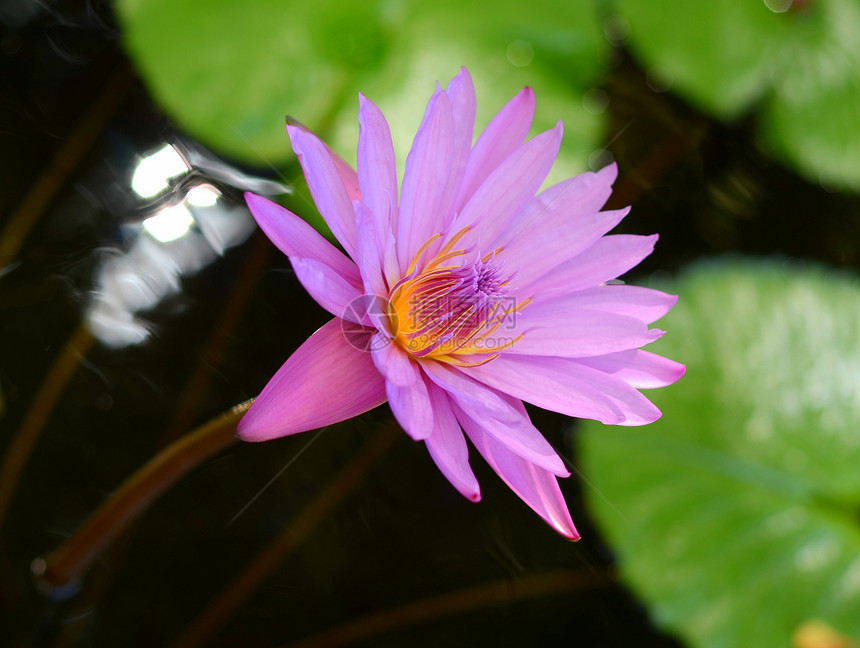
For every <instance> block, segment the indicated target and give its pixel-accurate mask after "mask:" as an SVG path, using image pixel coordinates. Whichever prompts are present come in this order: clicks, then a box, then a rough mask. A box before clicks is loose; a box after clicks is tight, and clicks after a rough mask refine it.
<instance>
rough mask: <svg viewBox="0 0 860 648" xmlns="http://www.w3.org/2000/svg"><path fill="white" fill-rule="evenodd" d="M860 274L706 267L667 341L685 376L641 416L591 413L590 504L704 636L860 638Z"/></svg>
mask: <svg viewBox="0 0 860 648" xmlns="http://www.w3.org/2000/svg"><path fill="white" fill-rule="evenodd" d="M858 285H860V284H858V280H857V279H855V278H853V277H846V276H840V275H836V274H833V273H827V272H824V271H820V270H816V269H793V268H791V267H790V266H787V265H786V266H783V265H780V264H777V263H761V264H756V263H735V264H731V265H714V266H706V267H699V268H698V269H696V270H694V271H692V272H690V273H689V274H687V276H685V277H684V278H683V279H682V280H681V281H680V282H679V283H678V285H677V286H676V288H677V291H678V293H679V294H680V296H681V299H680V301H679V303H678V305H677V306H676V308H675V309H674V310H673V311H672V312H671V313H670V314H669V315H668V316H667V317H666V318H665V319H664V321H663V322H662V323H663V325H664V327H665V328H666V329H667V330H668V331H669V333H668V334H667V335H666V336H665V337H664V338H663V339H661V340H660V341H659V343H657V344H655V345H653V346H654V350H655V351H657V352H658V353H661V354H663V355H667V356H669V357H672V358H674V359H677V360H680V361H682V362H685V363H686V364H687V367H688V371H687V374H686V376H685V377H684V378H683V379H682V380H681V381H680V382H679V383H677V384H676V385H674V386H672V387H670V388H666V389H663V390H659V391H656V392H652V393H651V394H650V396H651V397H652V398H653V400H654V402H655V403H656V404H657V405H658V406H659V407H660V409H661V410H662V411H663V418H662V419H661V420H660V421H658V422H657V423H655V424H653V425H650V426H647V427H644V428H641V429H632V428H623V427H606V426H601V425H599V424H592V423H589V424H587V425H585V426H584V429H583V432H582V437H581V446H580V447H581V456H582V470H583V473H584V474H585V475H586V476H587V477H588V479H589V480H590V481H591V482H592V483H593V488H592V489H589V490H587V492H586V497H587V503H588V506H589V508H590V510H591V512H592V513H593V515H594V517H595V519H596V520H597V522H598V524H599V526H600V527H601V528H602V529H603V531H604V532H605V534H606V537H607V539H608V540H609V543H610V545H611V547H612V548H613V549H614V550H615V552H616V554H617V556H618V561H619V566H620V570H621V574H622V576H623V578H624V579H625V580H626V581H627V582H628V583H629V584H630V586H631V587H632V588H633V589H634V590H635V591H636V592H638V593H639V595H640V596H641V597H642V598H643V599H644V600H645V601H647V602H648V603H650V605H651V608H652V610H653V612H654V614H655V616H656V618H657V620H658V621H659V622H660V623H661V624H663V625H664V626H665V627H667V628H669V629H670V630H673V631H675V632H677V633H678V634H680V635H682V636H683V637H685V638H686V639H687V640H688V641H689V642H690V644H691V645H693V646H703V647H707V648H718V647H726V648H728V647H733V646H756V648H767V647H769V646H774V647H777V646H779V647H784V646H788V645H790V637H791V634H792V632H793V631H794V630H795V629H797V628H798V627H799V626H801V625H802V624H803V623H804V622H807V621H809V620H812V619H821V620H824V621H826V622H827V623H828V624H829V625H831V626H832V627H834V628H835V629H837V630H839V631H841V632H842V633H844V634H847V635H851V636H860V614H858V613H857V611H858V610H860V469H858V468H860V399H858V396H857V395H858V394H860V292H858Z"/></svg>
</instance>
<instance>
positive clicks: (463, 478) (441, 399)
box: [424, 384, 481, 502]
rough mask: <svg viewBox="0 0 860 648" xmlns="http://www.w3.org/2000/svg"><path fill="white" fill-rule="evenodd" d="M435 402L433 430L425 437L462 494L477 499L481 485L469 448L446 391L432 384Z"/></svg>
mask: <svg viewBox="0 0 860 648" xmlns="http://www.w3.org/2000/svg"><path fill="white" fill-rule="evenodd" d="M427 388H428V390H429V392H430V402H431V403H432V405H433V432H432V434H430V436H429V437H427V438H426V439H424V443H425V444H427V450H428V451H429V453H430V456H431V457H432V459H433V461H434V462H435V464H436V466H437V467H438V468H439V470H440V471H441V472H442V474H443V475H445V477H446V478H447V479H448V481H449V482H451V485H452V486H454V488H456V489H457V490H458V491H460V494H461V495H463V496H464V497H466V498H467V499H470V500H472V501H473V502H479V501H480V500H481V487H480V486H479V485H478V480H477V479H476V478H475V474H474V473H473V472H472V468H471V467H470V466H469V448H468V447H467V446H466V438H465V437H464V436H463V432H462V430H460V424H459V423H458V422H457V419H456V418H455V417H454V412H453V411H452V410H451V403H450V401H449V400H448V397H447V396H446V394H445V392H444V391H443V390H442V389H439V388H438V387H436V385H434V384H428V385H427Z"/></svg>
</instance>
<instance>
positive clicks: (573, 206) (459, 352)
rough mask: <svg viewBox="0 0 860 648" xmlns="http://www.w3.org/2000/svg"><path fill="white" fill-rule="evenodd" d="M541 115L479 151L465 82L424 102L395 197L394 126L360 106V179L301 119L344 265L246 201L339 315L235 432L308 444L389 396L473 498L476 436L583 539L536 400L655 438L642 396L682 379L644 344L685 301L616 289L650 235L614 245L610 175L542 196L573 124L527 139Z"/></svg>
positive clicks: (494, 460)
mask: <svg viewBox="0 0 860 648" xmlns="http://www.w3.org/2000/svg"><path fill="white" fill-rule="evenodd" d="M533 113H534V94H533V92H532V91H531V89H529V88H525V89H524V90H523V91H522V92H520V93H519V94H517V95H516V96H515V97H514V98H513V99H511V100H510V101H509V102H508V103H507V104H506V105H505V106H504V107H503V108H502V110H501V111H500V112H499V113H498V114H497V115H496V116H495V118H493V120H492V121H491V122H490V124H489V125H488V126H487V128H486V129H485V130H484V131H483V133H482V134H481V135H480V137H479V138H478V139H477V141H476V142H475V144H474V146H473V145H472V139H473V133H472V131H473V126H474V118H475V92H474V88H473V85H472V80H471V78H470V77H469V74H468V72H467V71H466V70H465V69H463V70H461V72H460V73H459V74H458V75H457V76H456V77H455V78H454V79H453V80H452V81H451V83H450V84H449V85H448V88H447V90H442V89H441V88H440V87H438V86H437V89H436V92H435V93H434V94H433V96H432V97H431V99H430V102H429V103H428V105H427V109H426V111H425V113H424V119H423V121H422V123H421V126H420V128H419V129H418V133H417V135H416V136H415V140H414V142H413V144H412V149H411V151H410V153H409V155H408V157H407V159H406V168H405V172H404V176H403V184H402V186H401V187H400V189H399V190H398V184H397V172H396V165H395V159H394V151H393V148H392V144H391V135H390V132H389V128H388V123H387V122H386V120H385V118H384V116H383V115H382V113H381V112H380V110H379V109H378V108H377V107H376V106H375V105H374V104H373V103H372V102H371V101H369V100H367V99H366V98H364V97H362V96H360V107H359V112H358V121H359V126H360V134H359V140H358V173H357V174H356V172H355V171H353V170H352V168H351V167H350V166H349V165H347V164H346V163H344V162H343V161H342V160H341V159H340V158H339V157H337V156H336V155H334V154H333V153H332V152H331V151H330V150H329V149H328V148H327V147H326V145H325V144H323V143H322V142H321V141H320V140H319V139H318V138H317V137H316V136H314V135H313V134H312V133H310V132H308V131H307V130H305V129H302V128H301V127H299V126H296V125H290V126H288V131H289V136H290V141H291V142H292V146H293V150H294V151H295V153H296V155H297V156H298V158H299V161H300V163H301V165H302V169H303V171H304V174H305V178H306V179H307V183H308V186H309V187H310V191H311V194H312V195H313V199H314V201H315V203H316V205H317V207H318V208H319V211H320V213H321V214H322V216H323V218H324V219H325V221H326V222H327V223H328V225H329V226H330V228H331V230H332V233H333V234H334V236H335V237H336V238H337V240H338V242H340V244H341V245H342V246H343V249H344V250H345V251H346V254H343V253H342V252H341V251H340V250H338V249H337V248H336V247H335V246H333V245H332V244H330V243H329V242H328V241H326V239H324V238H323V237H322V236H320V235H319V234H318V233H317V232H316V231H315V230H314V229H313V228H311V227H310V226H309V225H308V224H307V223H306V222H305V221H303V220H302V219H300V218H299V217H297V216H296V215H294V214H292V213H291V212H289V211H287V210H286V209H284V208H282V207H280V206H278V205H276V204H274V203H272V202H270V201H268V200H266V199H264V198H261V197H260V196H256V195H254V194H247V195H246V199H247V202H248V206H249V207H250V209H251V212H252V213H253V214H254V217H255V218H256V219H257V222H258V223H259V224H260V227H261V228H262V229H263V231H264V232H265V233H266V234H267V235H268V237H269V238H270V239H271V240H272V241H273V242H274V243H275V245H277V246H278V247H279V248H280V249H281V250H282V251H283V252H284V254H286V255H287V256H288V257H289V258H290V261H291V263H292V266H293V268H294V270H295V273H296V276H297V277H298V279H299V281H301V283H302V285H303V286H304V287H305V288H306V289H307V291H308V292H309V293H310V294H311V295H312V296H313V298H314V299H315V300H316V301H317V302H318V303H319V304H320V305H321V306H322V307H323V308H325V309H326V310H328V311H329V312H330V313H331V314H332V315H334V319H333V320H331V321H330V322H328V323H327V324H326V325H324V326H323V327H322V328H320V329H319V330H318V331H317V332H316V333H314V334H313V335H311V337H310V338H309V339H308V340H307V341H306V342H305V343H304V344H302V346H301V347H299V349H298V350H296V352H295V353H294V354H293V355H292V356H291V357H290V358H289V359H288V360H287V361H286V363H285V364H284V365H283V366H282V367H281V369H280V370H279V371H278V372H277V373H276V374H275V376H274V377H273V378H272V379H271V381H270V382H269V384H268V385H266V387H265V389H263V392H262V393H261V394H260V396H259V398H257V400H256V402H255V403H254V405H253V406H252V407H251V409H250V411H249V412H248V414H247V415H246V416H245V418H244V419H243V420H242V422H241V423H240V425H239V436H240V438H242V439H244V440H246V441H265V440H268V439H273V438H276V437H281V436H285V435H288V434H294V433H296V432H303V431H306V430H310V429H314V428H318V427H321V426H324V425H328V424H331V423H336V422H338V421H342V420H344V419H347V418H350V417H353V416H356V415H358V414H361V413H362V412H366V411H367V410H369V409H371V408H374V407H376V406H378V405H380V404H382V403H384V402H385V401H386V400H387V401H388V402H389V404H390V406H391V411H392V412H393V413H394V416H395V418H396V419H397V421H398V422H399V423H400V425H401V427H402V428H403V429H404V430H405V431H406V433H407V434H408V435H409V436H410V437H412V438H413V439H415V440H416V441H424V443H425V444H426V446H427V449H428V451H429V452H430V456H431V457H432V459H433V461H434V462H435V463H436V465H437V466H438V467H439V469H440V470H441V471H442V473H443V474H444V475H445V477H447V478H448V480H449V481H450V482H451V484H452V485H453V486H454V487H455V488H456V489H457V490H458V491H459V492H460V493H462V494H463V495H464V496H466V497H467V498H469V499H470V500H472V501H478V500H479V499H480V497H481V496H480V488H479V486H478V482H477V480H476V478H475V475H474V474H473V472H472V470H471V468H470V466H469V450H468V446H467V443H466V437H468V438H469V439H470V440H471V442H472V445H474V447H475V448H477V450H478V452H479V453H480V454H481V455H482V456H483V457H484V459H485V460H486V461H487V463H489V464H490V466H492V467H493V469H494V470H495V471H496V472H497V473H498V475H499V476H500V477H501V478H502V479H503V480H504V481H505V483H507V484H508V486H510V488H511V489H513V491H514V492H515V493H516V494H517V495H519V496H520V497H521V498H522V499H523V500H524V501H525V502H526V503H527V504H528V505H529V506H530V507H531V508H532V509H534V510H535V511H536V512H537V513H538V515H540V516H541V517H542V518H543V519H544V520H546V521H547V522H548V523H549V524H550V525H551V526H552V527H553V528H554V529H555V530H556V531H558V532H559V533H561V534H563V535H564V536H566V537H568V538H571V539H578V538H579V534H578V533H577V531H576V528H575V527H574V525H573V522H572V521H571V518H570V514H569V512H568V510H567V506H566V504H565V502H564V498H563V496H562V493H561V490H560V488H559V485H558V481H557V479H556V478H557V477H567V476H569V474H570V472H569V471H568V470H567V468H566V467H565V464H564V462H563V461H562V460H561V458H560V457H559V456H558V454H557V453H556V451H555V450H554V449H553V448H552V446H551V445H550V444H549V443H548V442H547V441H546V440H545V439H544V437H543V436H542V435H541V433H540V432H539V431H538V430H537V429H536V428H535V427H534V426H533V425H532V423H531V421H530V420H529V416H528V414H527V412H526V410H525V408H524V406H523V401H526V402H529V403H532V404H534V405H537V406H539V407H542V408H545V409H548V410H552V411H555V412H561V413H563V414H566V415H568V416H574V417H581V418H591V419H596V420H598V421H601V422H603V423H607V424H618V425H642V424H645V423H650V422H652V421H654V420H655V419H657V418H658V417H659V416H660V412H659V410H658V409H657V408H656V407H655V406H654V405H653V404H652V403H651V402H650V401H648V400H647V399H646V398H645V397H644V396H643V395H642V394H641V393H640V392H639V391H638V390H639V389H644V388H652V387H661V386H665V385H668V384H671V383H673V382H675V381H676V380H678V378H680V377H681V375H682V374H683V372H684V367H683V366H682V365H679V364H678V363H676V362H673V361H671V360H667V359H665V358H662V357H660V356H657V355H654V354H652V353H649V352H646V351H642V350H640V348H639V347H642V346H643V345H645V344H648V343H649V342H652V341H653V340H655V339H656V338H658V337H659V336H660V335H662V333H663V332H662V331H660V330H657V329H649V328H648V325H649V324H650V323H651V322H653V321H654V320H656V319H658V318H659V317H661V316H662V315H664V314H665V313H666V312H667V311H669V309H671V308H672V306H673V305H674V303H675V301H676V297H674V296H672V295H667V294H665V293H662V292H659V291H655V290H651V289H647V288H639V287H635V286H627V285H622V284H610V283H607V282H608V281H610V280H612V279H615V278H616V277H617V276H619V275H621V274H623V273H624V272H626V271H627V270H629V269H630V268H632V267H633V266H635V265H636V264H638V263H639V262H640V261H641V260H642V259H643V258H645V257H646V256H647V255H648V254H650V253H651V251H652V249H653V246H654V242H655V241H656V238H657V237H656V235H655V236H628V235H606V233H607V232H608V231H609V230H611V229H612V228H613V227H614V226H615V225H616V224H617V223H618V222H619V221H620V220H621V219H622V218H623V217H624V216H625V215H626V214H627V212H628V209H621V210H615V211H600V210H601V208H602V207H603V205H604V204H605V202H606V200H607V198H608V197H609V195H610V193H611V187H612V183H613V182H614V180H615V176H616V169H615V166H614V165H612V166H609V167H606V168H604V169H603V170H601V171H599V172H597V173H584V174H582V175H579V176H577V177H575V178H571V179H569V180H566V181H564V182H561V183H559V184H556V185H554V186H552V187H550V188H548V189H546V190H544V191H543V192H541V193H539V194H537V191H538V189H539V188H540V186H541V184H542V183H543V182H544V180H545V178H546V176H547V174H548V173H549V170H550V167H551V166H552V164H553V162H554V160H555V158H556V155H557V154H558V149H559V145H560V143H561V137H562V126H561V122H559V123H558V124H557V125H556V127H555V128H553V129H552V130H549V131H546V132H544V133H541V134H539V135H537V136H536V137H534V138H532V139H530V140H528V141H525V139H526V136H527V133H528V130H529V128H530V126H531V122H532V116H533ZM536 194H537V195H536ZM464 433H465V436H464Z"/></svg>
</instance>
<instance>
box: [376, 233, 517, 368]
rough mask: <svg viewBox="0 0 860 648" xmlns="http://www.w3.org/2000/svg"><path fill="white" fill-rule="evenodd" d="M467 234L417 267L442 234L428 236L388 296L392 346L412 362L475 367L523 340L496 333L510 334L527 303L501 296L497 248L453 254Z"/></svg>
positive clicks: (503, 280) (504, 279)
mask: <svg viewBox="0 0 860 648" xmlns="http://www.w3.org/2000/svg"><path fill="white" fill-rule="evenodd" d="M468 231H469V228H468V227H464V228H463V229H461V230H460V231H459V232H457V233H456V234H455V235H454V236H453V237H452V238H451V239H450V240H449V241H448V242H447V243H446V244H445V245H444V246H442V248H441V249H440V250H439V251H438V252H437V253H436V254H435V255H434V256H433V257H432V258H431V259H430V260H429V261H426V262H423V263H422V257H423V256H424V254H425V252H427V250H428V249H429V248H431V246H432V245H433V244H434V243H435V242H436V241H438V239H439V238H441V234H437V235H435V236H432V237H430V238H429V239H428V240H427V241H426V242H425V243H424V245H422V246H421V248H420V249H419V250H418V252H417V253H416V254H415V256H414V258H413V260H412V263H411V264H410V265H409V268H408V269H407V271H406V275H405V276H404V277H403V279H401V280H400V281H399V282H397V284H395V286H394V288H392V290H391V292H390V293H389V297H388V299H389V303H390V304H391V316H390V329H391V332H392V333H393V336H394V341H395V342H396V343H397V344H399V345H400V346H401V347H402V348H403V349H404V350H406V351H408V352H409V353H410V354H411V355H412V356H413V357H415V358H418V359H433V360H437V361H441V362H447V363H450V364H455V365H459V366H477V365H481V364H485V363H487V362H490V361H491V360H494V359H495V358H496V357H498V353H499V351H503V350H504V349H507V348H509V347H511V346H513V345H514V344H516V342H518V341H519V340H520V339H521V338H522V335H517V336H515V337H511V336H508V337H504V336H500V335H496V333H497V332H498V331H499V330H500V328H501V327H502V326H503V325H504V326H505V328H506V329H512V328H513V323H514V318H515V315H516V313H517V312H519V311H520V310H522V309H523V308H524V307H525V306H526V305H527V304H528V303H529V302H530V301H531V300H524V301H521V302H520V303H517V300H516V299H514V298H513V296H511V295H509V294H508V292H507V291H506V286H507V285H508V281H509V279H510V277H509V276H507V275H506V274H505V273H504V271H503V268H502V266H501V264H500V263H499V261H498V260H497V254H498V252H500V251H501V250H500V249H496V250H493V251H492V252H490V253H489V254H486V255H484V256H482V257H480V256H475V255H473V254H472V253H471V252H472V251H471V250H463V249H454V248H455V246H456V244H457V242H458V241H459V240H460V239H461V238H462V237H463V235H465V234H466V232H468ZM419 268H420V269H419Z"/></svg>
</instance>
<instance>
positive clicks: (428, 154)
mask: <svg viewBox="0 0 860 648" xmlns="http://www.w3.org/2000/svg"><path fill="white" fill-rule="evenodd" d="M453 149H454V125H453V117H452V114H451V102H450V101H449V100H448V95H447V93H445V92H443V91H441V90H437V91H436V93H435V94H434V95H433V97H432V98H431V99H430V102H429V103H428V104H427V111H426V113H425V115H424V120H423V121H422V122H421V126H420V127H419V129H418V133H417V134H416V135H415V141H414V142H413V143H412V149H411V150H410V151H409V155H408V156H407V158H406V169H405V171H404V172H403V188H402V191H401V194H400V213H399V214H398V220H397V258H398V260H399V262H400V268H401V270H405V269H406V268H407V267H408V265H409V263H410V261H412V257H413V256H414V254H415V253H416V252H417V251H418V249H419V248H420V247H421V246H422V245H423V244H424V242H425V241H426V240H427V239H428V238H430V236H431V235H433V234H436V233H437V232H439V231H440V230H439V223H440V218H441V214H440V211H441V208H442V202H443V199H444V197H445V189H446V187H447V186H448V181H449V179H450V177H451V166H450V162H451V156H452V155H453Z"/></svg>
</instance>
